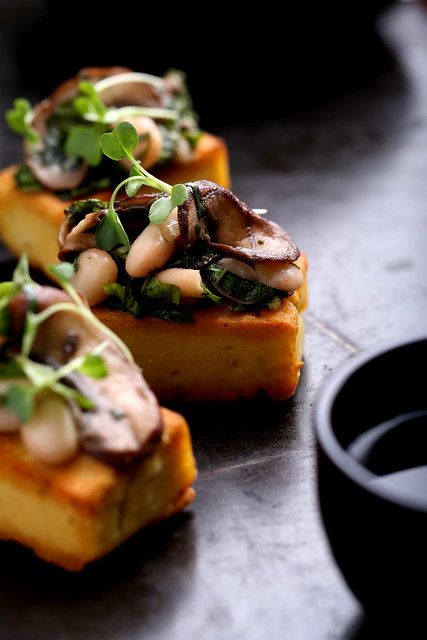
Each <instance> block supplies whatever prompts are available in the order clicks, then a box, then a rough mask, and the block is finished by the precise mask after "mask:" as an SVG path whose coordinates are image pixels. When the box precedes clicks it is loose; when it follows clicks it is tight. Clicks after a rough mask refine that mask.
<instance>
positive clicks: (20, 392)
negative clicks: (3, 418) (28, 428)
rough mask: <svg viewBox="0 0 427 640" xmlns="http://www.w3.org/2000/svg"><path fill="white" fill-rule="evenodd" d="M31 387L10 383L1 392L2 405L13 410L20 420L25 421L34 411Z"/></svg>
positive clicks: (33, 392)
mask: <svg viewBox="0 0 427 640" xmlns="http://www.w3.org/2000/svg"><path fill="white" fill-rule="evenodd" d="M34 396H35V390H34V388H33V387H30V386H27V385H23V384H11V385H9V386H8V388H7V389H6V391H5V392H4V394H3V397H2V401H3V406H4V407H6V409H9V410H10V411H13V413H15V414H16V415H17V416H18V418H19V419H20V421H21V422H27V421H28V420H29V419H30V418H31V417H32V415H33V413H34Z"/></svg>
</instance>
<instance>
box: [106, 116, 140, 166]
mask: <svg viewBox="0 0 427 640" xmlns="http://www.w3.org/2000/svg"><path fill="white" fill-rule="evenodd" d="M137 145H138V134H137V132H136V129H135V127H134V126H132V125H131V124H130V123H129V122H121V123H120V124H119V125H118V126H117V127H115V129H113V131H111V132H110V133H104V135H103V136H102V137H101V147H102V151H103V152H104V154H105V155H106V156H108V157H109V158H111V160H123V158H129V156H130V155H131V153H132V151H133V150H134V149H135V148H136V146H137ZM129 159H130V158H129Z"/></svg>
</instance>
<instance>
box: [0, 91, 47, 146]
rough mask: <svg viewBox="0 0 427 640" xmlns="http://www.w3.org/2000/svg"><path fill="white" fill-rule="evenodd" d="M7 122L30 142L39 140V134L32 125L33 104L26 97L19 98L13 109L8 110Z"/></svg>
mask: <svg viewBox="0 0 427 640" xmlns="http://www.w3.org/2000/svg"><path fill="white" fill-rule="evenodd" d="M5 118H6V122H7V124H8V125H9V127H10V128H11V129H12V131H14V132H15V133H17V134H18V135H20V136H23V137H24V138H25V139H26V140H28V141H29V142H38V141H39V139H40V136H39V134H38V133H37V131H36V130H35V129H33V127H32V126H31V121H32V118H33V110H32V108H31V104H30V103H29V102H28V100H26V99H25V98H17V99H16V100H15V101H14V103H13V109H9V110H8V111H6V116H5Z"/></svg>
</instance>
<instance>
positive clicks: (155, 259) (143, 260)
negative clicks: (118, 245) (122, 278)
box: [126, 208, 179, 278]
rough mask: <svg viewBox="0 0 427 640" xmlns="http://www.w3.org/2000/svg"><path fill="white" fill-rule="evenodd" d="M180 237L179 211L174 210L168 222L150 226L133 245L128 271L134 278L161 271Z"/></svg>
mask: <svg viewBox="0 0 427 640" xmlns="http://www.w3.org/2000/svg"><path fill="white" fill-rule="evenodd" d="M178 235H179V225H178V221H177V209H176V208H175V209H173V211H171V213H170V214H169V216H168V218H167V220H166V222H164V223H163V224H161V225H157V224H151V223H150V224H149V225H148V226H147V227H145V229H144V230H143V231H142V232H141V233H140V234H139V236H138V237H137V239H136V240H135V242H134V243H133V244H132V246H131V248H130V251H129V253H128V256H127V258H126V271H127V272H128V274H129V275H130V276H132V277H133V278H143V277H144V276H147V275H148V274H149V273H150V272H151V271H153V269H160V268H161V267H163V265H165V264H166V262H168V260H170V258H171V257H172V256H173V254H174V252H175V239H176V238H177V237H178Z"/></svg>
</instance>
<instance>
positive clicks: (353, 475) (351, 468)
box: [313, 334, 427, 513]
mask: <svg viewBox="0 0 427 640" xmlns="http://www.w3.org/2000/svg"><path fill="white" fill-rule="evenodd" d="M426 341H427V335H426V334H421V335H420V334H416V335H413V336H408V337H405V338H399V339H394V340H388V341H386V342H381V343H380V344H378V345H376V346H375V347H371V348H368V349H364V350H363V351H362V352H360V353H357V354H355V355H353V356H351V357H350V358H349V359H348V360H346V361H345V362H343V363H342V364H341V365H339V366H338V368H337V369H336V370H335V371H334V372H333V373H332V374H331V375H330V376H329V377H328V379H327V380H326V382H325V383H324V384H323V385H322V387H321V389H320V391H319V393H318V396H317V399H316V402H315V404H314V407H313V418H314V420H313V422H314V433H315V437H316V440H317V444H318V446H320V447H321V449H322V451H323V452H324V453H325V455H326V456H327V457H328V458H329V460H330V461H331V462H332V463H333V464H334V465H335V467H337V468H338V469H339V470H340V471H341V473H343V475H344V476H347V477H348V478H350V480H352V481H353V482H355V483H356V484H357V485H359V486H360V487H362V488H363V489H364V490H365V491H366V492H368V493H370V494H372V495H374V496H376V497H379V498H381V499H383V500H386V501H388V502H391V503H393V504H394V505H397V506H399V507H406V508H408V509H413V510H416V511H421V512H424V513H427V496H426V498H425V499H423V498H419V497H416V496H411V495H410V494H406V493H404V492H402V493H399V492H397V491H394V490H393V489H389V488H387V487H384V486H381V485H380V484H378V485H377V484H376V483H374V482H372V480H373V479H374V478H376V477H377V476H376V475H375V474H374V473H372V472H371V471H369V470H368V469H366V468H365V467H364V466H363V465H362V464H360V463H359V462H358V461H357V460H356V459H355V458H353V456H351V455H350V454H349V453H348V452H347V451H346V450H345V449H344V448H343V447H342V446H341V444H340V443H339V442H338V439H337V438H336V436H335V434H334V431H333V429H332V424H331V412H332V406H333V404H334V401H335V398H336V397H337V394H338V393H339V391H340V390H341V389H342V387H343V386H344V384H345V383H346V382H347V380H348V379H349V377H350V376H351V375H352V374H353V373H355V372H356V371H357V370H358V369H359V368H360V367H362V366H364V365H365V364H367V363H368V362H369V361H371V360H374V359H376V358H379V357H380V356H382V355H384V354H385V353H387V352H389V351H394V350H396V349H399V348H402V347H405V346H409V345H410V344H416V343H417V342H426Z"/></svg>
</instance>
